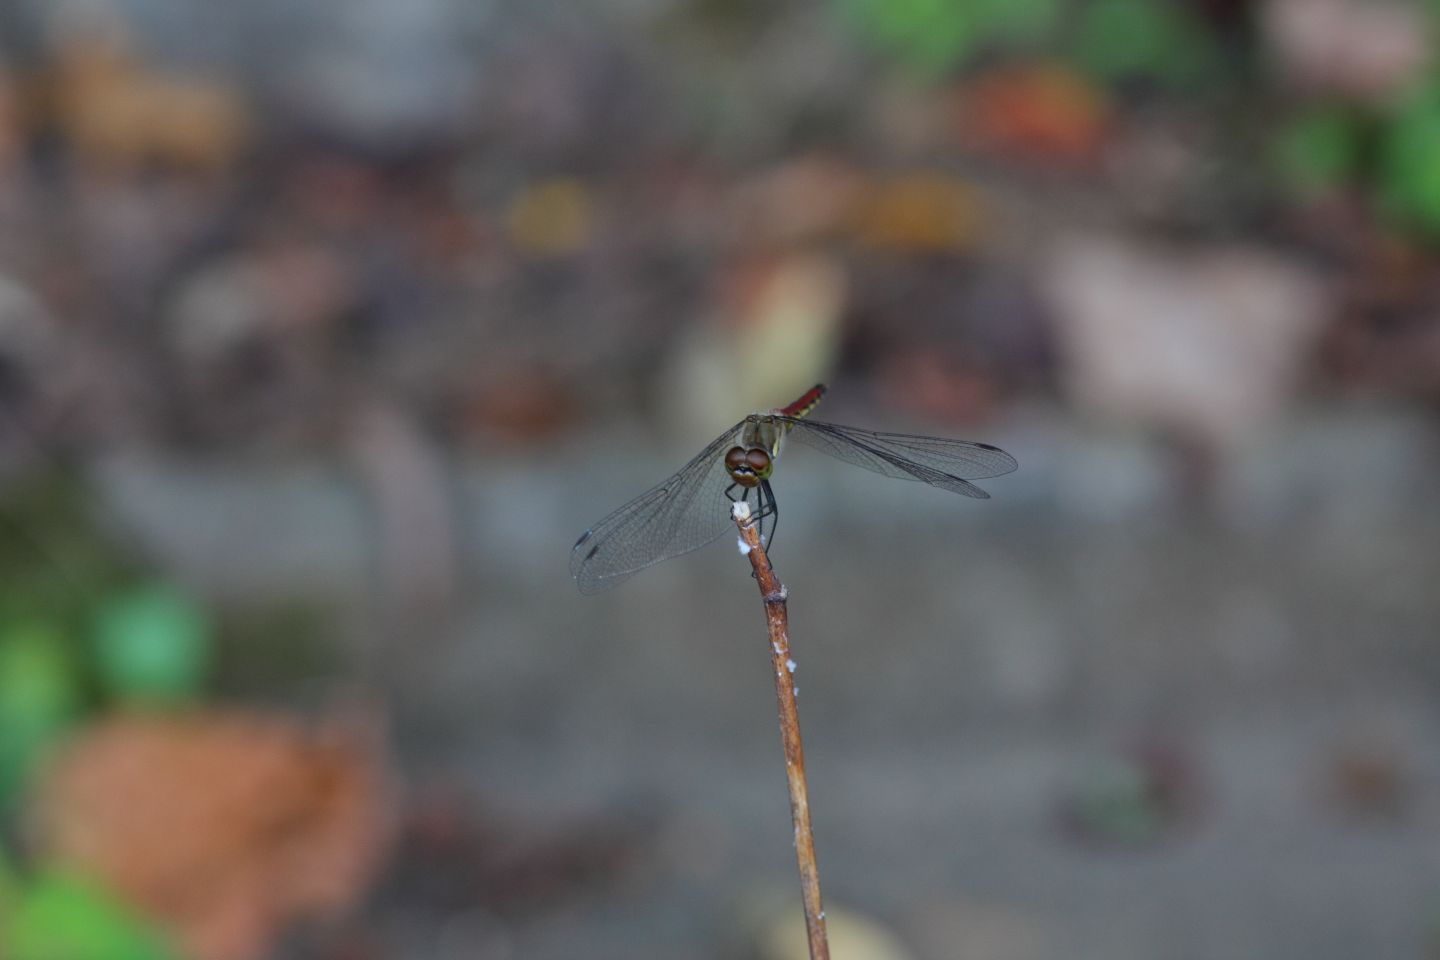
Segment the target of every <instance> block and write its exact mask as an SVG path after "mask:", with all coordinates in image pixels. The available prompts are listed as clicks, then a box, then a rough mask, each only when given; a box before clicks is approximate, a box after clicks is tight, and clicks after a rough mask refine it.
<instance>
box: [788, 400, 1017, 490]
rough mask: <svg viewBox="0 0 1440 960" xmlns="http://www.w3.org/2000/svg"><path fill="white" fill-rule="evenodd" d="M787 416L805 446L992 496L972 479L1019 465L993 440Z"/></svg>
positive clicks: (900, 474)
mask: <svg viewBox="0 0 1440 960" xmlns="http://www.w3.org/2000/svg"><path fill="white" fill-rule="evenodd" d="M787 419H788V420H789V423H790V425H791V427H792V428H793V429H791V431H790V436H791V437H793V438H794V439H795V440H796V441H797V442H799V443H802V444H804V445H805V446H808V447H814V448H815V449H816V450H819V451H820V452H822V453H826V454H829V455H830V456H832V457H835V458H836V459H838V460H844V461H845V462H846V463H853V464H854V465H855V466H857V467H864V468H865V469H866V470H872V471H874V472H875V473H879V474H883V475H884V476H887V477H898V478H900V479H902V480H919V481H921V482H922V483H928V484H929V485H930V486H932V487H939V488H940V489H942V490H949V491H951V492H952V493H959V494H962V495H964V496H967V497H976V498H979V499H986V498H988V497H989V496H990V495H989V494H988V493H986V492H985V491H984V490H981V489H980V488H979V487H977V486H975V485H974V484H973V483H969V482H968V481H970V480H983V479H985V478H987V477H998V476H1002V475H1004V474H1007V473H1010V472H1011V471H1012V470H1014V469H1015V468H1016V466H1017V464H1016V462H1015V458H1014V457H1012V456H1010V454H1008V453H1006V452H1005V451H1004V450H1001V449H1000V448H999V447H992V446H990V445H989V444H988V443H975V442H973V441H969V440H947V439H945V438H944V437H922V436H916V435H913V434H908V433H880V432H877V431H873V430H860V429H858V428H856V427H846V426H841V425H840V424H835V423H825V422H824V421H820V420H801V419H798V418H787Z"/></svg>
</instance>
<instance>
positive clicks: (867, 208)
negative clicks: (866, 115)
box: [854, 173, 980, 253]
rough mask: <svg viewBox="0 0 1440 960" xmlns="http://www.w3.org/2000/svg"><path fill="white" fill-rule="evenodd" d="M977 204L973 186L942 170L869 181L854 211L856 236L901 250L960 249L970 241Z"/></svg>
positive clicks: (975, 228) (977, 216) (976, 223)
mask: <svg viewBox="0 0 1440 960" xmlns="http://www.w3.org/2000/svg"><path fill="white" fill-rule="evenodd" d="M979 224H980V203H979V200H978V198H977V197H976V195H975V191H974V190H973V189H972V188H971V186H970V185H969V184H968V183H967V182H965V181H964V180H962V179H960V178H959V177H953V176H949V175H946V174H942V173H915V174H909V175H906V176H900V177H895V178H893V179H888V180H881V181H878V182H876V183H874V184H872V185H871V186H870V187H869V189H868V190H867V191H865V193H864V194H863V195H862V199H861V202H860V204H859V207H858V211H857V213H856V216H855V222H854V234H855V238H856V239H857V240H859V241H860V242H861V243H863V244H867V245H869V246H873V247H880V248H882V249H886V250H893V251H898V252H901V253H963V252H965V251H966V250H968V249H970V248H971V247H972V246H974V243H975V237H976V234H977V232H978V230H979Z"/></svg>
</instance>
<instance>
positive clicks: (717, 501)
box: [570, 423, 740, 593]
mask: <svg viewBox="0 0 1440 960" xmlns="http://www.w3.org/2000/svg"><path fill="white" fill-rule="evenodd" d="M739 428H740V424H738V423H737V424H736V425H735V426H734V427H732V428H731V429H730V430H728V431H726V432H725V433H723V434H721V435H720V436H718V437H716V438H715V439H714V440H713V441H711V443H710V445H709V446H707V447H706V448H705V449H704V450H702V451H701V452H700V453H699V455H697V456H696V457H695V458H694V459H693V460H691V461H690V462H689V463H687V464H686V465H685V466H684V467H682V468H681V469H680V471H679V472H678V473H676V474H674V475H673V476H671V477H669V478H667V479H666V480H664V481H662V482H661V483H658V484H656V485H655V486H653V487H651V488H650V489H649V490H647V491H645V492H644V493H642V494H640V496H638V497H636V498H635V499H634V500H631V501H630V502H629V503H627V504H625V505H624V506H623V507H621V508H620V509H618V510H616V511H615V512H613V513H611V514H610V515H609V516H607V517H605V518H604V519H603V520H601V521H599V522H598V523H596V524H595V525H594V526H592V527H591V528H590V529H589V530H586V531H585V532H584V533H583V534H582V535H581V536H580V539H579V540H577V541H576V542H575V547H574V549H572V550H571V551H570V575H571V576H572V577H574V578H575V583H576V584H577V585H578V586H579V587H580V592H581V593H598V592H600V591H601V590H604V589H605V588H607V587H611V586H614V585H615V584H617V583H619V582H620V581H622V580H624V579H626V578H627V577H629V576H631V575H632V574H634V573H637V572H638V571H640V570H643V569H644V568H646V567H648V566H650V565H651V564H654V563H659V562H660V561H662V560H668V559H670V558H671V557H677V556H679V555H680V554H682V553H688V552H690V551H691V550H695V549H698V548H700V547H703V546H705V544H707V543H709V542H710V541H712V540H714V539H715V538H716V537H719V536H720V535H721V534H722V533H724V532H725V529H726V528H727V527H728V526H729V525H730V522H731V521H730V500H729V499H728V498H727V497H726V496H725V489H726V488H727V487H728V486H730V484H731V482H732V481H731V479H730V474H729V473H728V472H727V471H726V470H725V460H724V452H725V450H726V448H727V447H728V446H729V445H731V444H733V443H734V438H735V435H736V431H737V430H739Z"/></svg>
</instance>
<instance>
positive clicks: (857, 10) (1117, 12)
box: [836, 0, 1218, 85]
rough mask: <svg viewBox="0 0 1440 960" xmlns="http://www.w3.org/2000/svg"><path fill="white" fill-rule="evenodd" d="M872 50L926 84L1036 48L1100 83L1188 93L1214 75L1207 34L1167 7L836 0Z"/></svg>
mask: <svg viewBox="0 0 1440 960" xmlns="http://www.w3.org/2000/svg"><path fill="white" fill-rule="evenodd" d="M836 3H837V4H838V5H839V7H840V9H841V11H842V13H843V15H844V16H845V17H846V19H848V20H849V21H850V22H852V23H853V24H855V25H856V27H857V28H858V29H859V31H860V32H861V33H862V34H863V35H864V36H865V38H866V39H868V40H869V41H870V42H871V43H872V44H874V45H875V46H876V47H878V48H879V49H882V50H884V51H886V52H887V53H889V54H890V55H891V56H893V57H895V58H896V59H897V60H898V61H899V62H901V63H902V64H904V65H905V66H906V67H908V68H910V69H912V70H914V71H915V72H917V73H920V74H922V75H927V76H935V75H939V74H943V73H946V72H948V71H952V70H955V69H957V68H960V67H963V66H965V65H966V64H967V63H969V62H970V61H972V60H973V59H975V58H976V57H977V56H978V55H979V54H981V53H986V52H1003V53H1015V52H1017V51H1018V52H1022V53H1023V52H1028V51H1031V50H1033V49H1035V48H1037V47H1040V46H1042V45H1045V46H1050V47H1053V48H1054V49H1053V51H1052V52H1053V53H1055V54H1058V55H1060V56H1062V57H1067V58H1073V59H1074V60H1075V61H1076V62H1077V63H1078V64H1079V65H1080V66H1082V67H1083V68H1084V69H1086V70H1088V71H1090V72H1091V73H1093V74H1094V75H1095V76H1096V77H1097V78H1099V79H1102V80H1105V81H1131V80H1145V81H1150V82H1155V83H1161V84H1176V85H1179V84H1189V83H1193V82H1195V81H1198V80H1202V79H1212V78H1213V77H1214V76H1215V71H1214V66H1215V64H1216V63H1217V61H1218V57H1217V52H1216V47H1215V40H1214V37H1213V36H1212V35H1211V33H1210V30H1209V28H1208V27H1207V26H1206V24H1205V23H1203V22H1202V21H1201V20H1200V19H1199V18H1198V17H1197V16H1196V15H1195V14H1194V13H1193V12H1192V11H1191V9H1190V7H1188V6H1186V5H1182V4H1180V3H1174V2H1169V0H1089V2H1085V3H1082V4H1079V5H1074V4H1068V5H1067V4H1066V3H1064V2H1063V0H975V2H965V0H836Z"/></svg>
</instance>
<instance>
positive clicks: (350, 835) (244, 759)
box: [31, 712, 390, 960]
mask: <svg viewBox="0 0 1440 960" xmlns="http://www.w3.org/2000/svg"><path fill="white" fill-rule="evenodd" d="M372 739H373V738H369V737H363V736H358V735H356V734H354V733H353V732H352V733H337V732H316V731H310V730H306V729H303V728H302V727H300V726H299V725H298V724H296V723H295V722H293V721H291V720H288V719H284V718H279V717H275V716H271V715H267V714H260V713H246V712H228V713H220V712H212V713H197V714H190V715H184V716H140V715H136V716H121V717H116V718H112V719H110V720H107V721H104V722H102V723H101V724H99V725H98V726H96V727H94V728H92V729H91V730H90V731H88V732H87V733H85V734H82V735H81V736H80V737H79V738H78V739H77V740H76V741H75V742H73V743H72V744H71V745H69V747H67V748H66V749H65V750H64V751H62V753H61V754H60V755H59V757H58V758H57V759H56V761H55V762H54V763H53V764H52V765H51V767H50V768H49V770H48V771H47V774H46V776H45V777H44V778H43V780H42V783H41V785H40V788H39V790H38V793H37V795H36V797H35V802H34V804H33V807H32V817H31V824H32V826H33V828H34V834H35V839H36V849H37V852H38V853H39V855H40V857H42V858H43V859H45V860H47V861H50V862H57V863H62V864H66V865H70V866H74V867H78V868H80V869H83V870H85V871H86V872H89V873H91V874H94V875H96V876H98V877H100V878H102V879H103V880H105V881H106V882H108V883H109V884H111V885H113V886H114V888H115V889H116V890H118V891H119V892H120V893H121V894H122V895H123V896H125V897H127V898H129V899H130V900H131V901H133V902H134V903H135V904H136V905H138V906H139V907H141V908H142V909H144V910H147V911H148V912H149V913H150V914H151V915H153V916H154V917H155V918H157V919H158V920H160V921H161V922H162V923H164V924H165V925H166V926H168V927H169V928H170V929H171V930H172V931H173V932H174V933H175V935H176V938H177V940H178V941H179V942H180V944H181V945H182V947H183V949H184V950H185V952H186V955H187V956H190V957H193V958H196V960H248V958H254V957H259V956H262V955H263V954H264V953H265V951H266V950H267V948H268V947H269V946H270V944H271V943H272V941H273V940H274V939H275V937H276V936H277V935H278V934H279V933H280V931H281V930H282V929H283V928H284V926H285V925H287V924H289V923H291V922H293V921H295V920H299V919H303V918H309V917H318V916H324V915H327V914H333V913H336V912H339V911H342V910H344V909H346V908H347V907H350V906H352V905H353V904H354V903H355V901H356V900H358V899H359V897H360V896H361V895H362V894H363V893H364V892H365V891H366V890H367V888H368V887H369V885H370V881H371V879H372V877H373V876H374V874H375V870H376V867H377V865H378V863H379V860H380V857H381V854H382V853H383V852H384V850H385V848H386V846H387V841H388V836H389V834H390V814H389V809H388V802H387V801H388V798H389V790H388V788H387V784H386V776H385V773H384V769H383V764H382V761H381V759H380V757H379V756H378V750H377V749H376V748H375V745H374V744H373V742H371V740H372Z"/></svg>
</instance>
